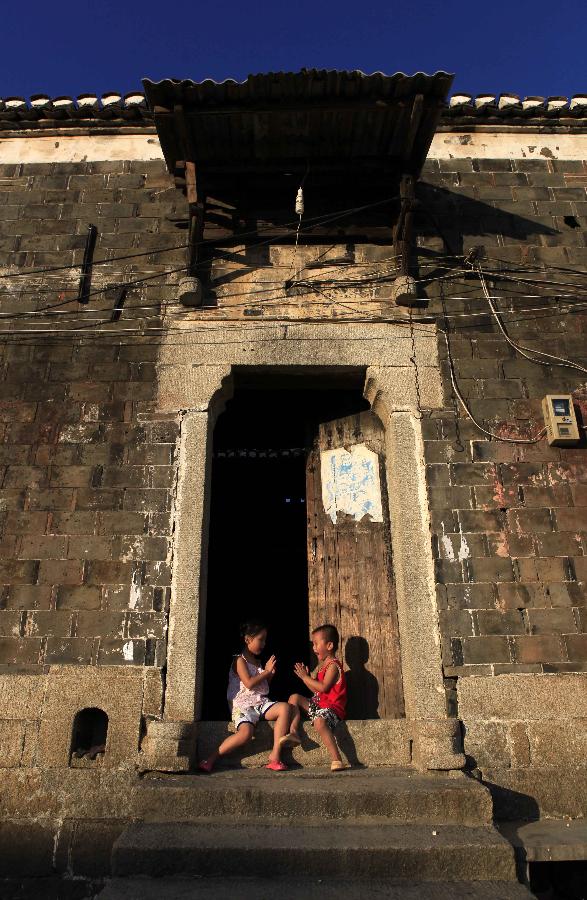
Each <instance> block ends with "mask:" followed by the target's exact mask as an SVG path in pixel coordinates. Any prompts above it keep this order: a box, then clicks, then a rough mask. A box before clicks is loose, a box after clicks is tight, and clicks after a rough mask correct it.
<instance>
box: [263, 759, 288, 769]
mask: <svg viewBox="0 0 587 900" xmlns="http://www.w3.org/2000/svg"><path fill="white" fill-rule="evenodd" d="M265 768H266V769H271V771H272V772H285V771H286V770H287V766H286V765H285V763H282V762H280V761H279V760H277V759H272V760H271V762H268V763H267V765H266V766H265Z"/></svg>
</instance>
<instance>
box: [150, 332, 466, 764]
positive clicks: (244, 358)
mask: <svg viewBox="0 0 587 900" xmlns="http://www.w3.org/2000/svg"><path fill="white" fill-rule="evenodd" d="M406 326H407V323H406ZM406 326H404V325H397V324H391V323H390V324H383V325H381V324H377V325H368V324H364V325H355V324H353V325H330V324H328V325H322V324H315V325H306V324H303V325H302V324H300V325H293V326H291V325H288V326H273V325H269V324H267V325H264V326H263V325H260V324H259V325H256V326H255V327H254V328H253V327H251V326H250V325H249V324H248V323H246V324H245V323H243V324H242V325H241V324H238V325H231V326H224V327H223V328H222V329H221V330H220V333H219V330H218V329H214V331H212V329H210V330H209V331H208V329H206V328H203V329H202V330H201V331H200V332H199V334H198V335H197V336H194V333H193V332H189V331H187V329H186V332H185V334H181V333H180V334H179V336H178V335H177V334H175V335H174V336H173V338H171V337H170V338H168V339H167V340H166V341H165V342H164V343H163V346H162V348H161V352H160V357H159V362H158V367H157V368H158V399H157V407H158V412H159V413H164V414H170V413H172V414H176V415H177V416H178V417H179V421H180V437H179V459H178V472H177V483H176V496H175V508H174V512H173V567H172V586H171V603H170V612H169V635H168V652H167V673H166V683H165V706H164V714H163V720H162V722H157V723H151V728H150V730H149V736H150V738H151V741H150V743H151V752H152V753H153V752H154V751H157V752H159V753H160V755H161V756H162V757H164V758H165V760H166V765H165V767H166V768H168V769H169V768H177V769H182V768H186V767H187V763H186V762H185V760H186V759H188V758H189V756H190V754H191V752H193V743H194V733H195V729H197V724H196V726H195V728H194V723H197V720H198V718H199V714H200V709H201V693H202V676H203V643H204V636H205V614H206V558H207V540H208V522H209V500H210V482H211V459H212V435H213V429H214V424H215V421H216V418H217V416H218V415H219V413H220V412H221V411H222V409H223V408H224V404H225V403H226V401H227V400H228V399H229V398H230V396H231V395H232V369H233V366H238V367H239V368H242V367H243V366H249V365H250V366H251V367H253V368H254V369H255V370H256V371H266V372H267V375H268V376H270V373H271V370H272V368H276V367H279V368H280V369H283V368H284V367H285V368H292V369H294V368H295V369H297V370H298V371H299V368H300V367H307V368H308V369H310V368H311V369H316V368H317V367H319V368H322V369H329V370H336V368H339V367H344V368H346V369H348V368H349V367H352V368H362V369H364V370H365V371H366V378H365V384H364V391H363V393H364V396H365V398H366V399H367V401H368V402H369V404H370V406H371V408H372V409H373V411H374V412H375V413H376V414H377V415H378V416H379V418H380V419H381V422H382V423H383V425H384V428H385V444H386V474H387V485H388V497H389V509H390V519H391V530H392V550H393V566H394V575H395V580H396V589H397V607H398V619H399V633H400V641H401V658H402V677H403V682H404V697H405V708H406V719H407V720H409V721H410V722H411V723H413V742H414V757H415V758H420V761H421V765H422V767H424V768H441V769H450V768H460V767H461V766H462V764H463V761H464V760H463V757H462V754H461V752H460V733H459V728H458V722H457V720H455V719H449V718H448V715H447V710H446V701H445V692H444V682H443V671H442V661H441V652H440V634H439V629H438V612H437V606H436V595H435V586H434V561H433V557H432V547H431V540H430V523H429V512H428V502H427V491H426V481H425V466H424V447H423V439H422V428H421V419H422V413H421V409H422V408H424V409H434V408H440V407H441V406H442V389H441V376H440V369H439V365H438V354H437V338H436V329H435V326H434V325H419V326H418V327H417V330H416V329H414V328H412V329H409V328H408V327H406ZM209 337H211V338H212V339H211V340H207V338H209ZM157 752H155V756H156V755H157ZM171 758H173V759H175V758H177V759H178V760H179V762H178V764H177V765H176V766H173V765H171V763H170V759H171ZM181 760H183V762H182V761H181Z"/></svg>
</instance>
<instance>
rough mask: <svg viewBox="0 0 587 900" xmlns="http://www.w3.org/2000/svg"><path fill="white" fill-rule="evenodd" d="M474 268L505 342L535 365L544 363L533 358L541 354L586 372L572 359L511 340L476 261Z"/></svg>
mask: <svg viewBox="0 0 587 900" xmlns="http://www.w3.org/2000/svg"><path fill="white" fill-rule="evenodd" d="M475 268H476V270H477V273H478V275H479V280H480V282H481V287H482V290H483V294H484V295H485V299H486V300H487V302H488V304H489V307H490V309H491V312H492V313H493V317H494V319H495V321H496V323H497V326H498V328H499V330H500V331H501V333H502V335H503V336H504V338H505V340H506V341H507V343H508V344H509V345H510V346H511V347H513V348H514V350H517V352H518V353H520V354H521V356H523V357H525V358H526V359H528V360H529V361H530V362H533V363H536V364H537V365H545V363H544V362H543V361H542V360H539V359H536V358H535V357H536V356H542V357H544V358H545V359H548V360H553V362H554V364H555V365H557V366H564V367H566V368H569V369H576V370H577V371H579V372H585V373H586V374H587V368H586V367H585V366H582V365H580V364H579V363H577V362H574V361H573V360H570V359H567V358H566V357H564V356H555V354H553V353H546V352H545V351H544V350H536V349H534V348H533V347H526V346H524V345H523V344H517V343H516V342H515V341H513V340H512V339H511V338H510V336H509V334H508V333H507V331H506V329H505V326H504V324H503V322H502V320H501V316H500V314H499V310H498V309H497V307H496V305H495V303H494V301H493V298H492V296H491V294H490V293H489V289H488V287H487V282H486V281H485V276H484V274H483V269H482V268H481V264H480V263H476V265H475ZM531 354H535V355H534V356H532V355H531Z"/></svg>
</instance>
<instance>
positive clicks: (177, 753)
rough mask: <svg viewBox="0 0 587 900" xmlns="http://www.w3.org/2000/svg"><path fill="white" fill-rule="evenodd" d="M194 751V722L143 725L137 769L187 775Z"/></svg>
mask: <svg viewBox="0 0 587 900" xmlns="http://www.w3.org/2000/svg"><path fill="white" fill-rule="evenodd" d="M195 749H196V723H195V722H160V721H157V720H155V719H153V720H151V721H149V722H148V723H147V734H146V735H145V737H144V738H143V741H142V744H141V752H140V753H139V761H138V768H139V770H140V771H141V772H147V771H157V772H187V771H189V769H190V768H191V766H192V762H193V759H194V755H195Z"/></svg>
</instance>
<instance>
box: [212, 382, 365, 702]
mask: <svg viewBox="0 0 587 900" xmlns="http://www.w3.org/2000/svg"><path fill="white" fill-rule="evenodd" d="M364 377H365V376H364V371H363V370H351V371H342V372H338V373H337V375H336V377H334V376H333V375H332V374H331V371H329V372H327V373H324V372H319V373H318V372H314V373H312V372H310V373H308V372H307V370H306V371H304V374H303V375H302V374H297V373H292V371H291V370H289V372H277V371H273V372H272V374H271V375H270V376H267V375H264V376H263V375H262V373H257V374H255V373H244V372H242V373H239V372H238V371H237V372H236V374H235V390H234V396H233V399H232V400H231V401H230V402H229V403H228V404H227V407H226V410H225V412H224V413H223V414H222V415H221V416H220V417H219V419H218V422H217V424H216V428H215V431H214V444H213V462H212V481H211V485H212V487H211V514H210V539H209V550H208V588H207V609H206V640H205V660H204V686H203V708H202V718H203V719H205V720H226V719H227V718H228V706H227V702H226V686H227V681H228V670H229V667H230V664H231V660H232V656H233V655H234V654H235V653H238V652H239V650H240V639H239V624H240V623H241V622H242V621H244V620H246V619H247V618H249V617H251V616H255V617H260V618H262V619H263V620H264V621H266V622H267V625H268V628H269V639H268V644H267V647H266V655H267V656H269V655H270V654H271V653H275V654H276V656H277V658H278V668H277V674H276V676H275V678H274V680H273V684H272V686H271V696H272V698H275V699H279V700H286V699H287V697H288V696H289V694H291V693H292V692H293V691H299V690H300V688H301V687H302V685H301V682H300V681H299V679H297V678H296V677H295V676H294V674H293V665H294V663H295V662H297V661H298V660H301V661H303V662H305V663H306V664H309V663H310V662H311V660H310V641H309V621H308V563H307V518H306V504H305V501H306V460H307V456H308V453H309V452H310V450H311V448H312V444H313V441H314V438H315V435H316V433H317V428H318V423H319V422H321V421H324V420H325V419H329V418H333V419H334V418H336V417H339V416H344V415H350V414H353V413H355V412H359V411H362V410H366V409H368V408H369V405H368V403H367V402H366V401H365V399H364V398H363V394H362V388H363V384H364ZM269 381H270V383H271V387H270V388H268V387H267V384H268V382H269Z"/></svg>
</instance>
